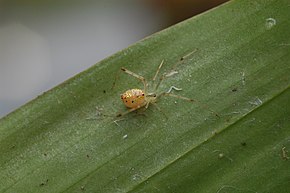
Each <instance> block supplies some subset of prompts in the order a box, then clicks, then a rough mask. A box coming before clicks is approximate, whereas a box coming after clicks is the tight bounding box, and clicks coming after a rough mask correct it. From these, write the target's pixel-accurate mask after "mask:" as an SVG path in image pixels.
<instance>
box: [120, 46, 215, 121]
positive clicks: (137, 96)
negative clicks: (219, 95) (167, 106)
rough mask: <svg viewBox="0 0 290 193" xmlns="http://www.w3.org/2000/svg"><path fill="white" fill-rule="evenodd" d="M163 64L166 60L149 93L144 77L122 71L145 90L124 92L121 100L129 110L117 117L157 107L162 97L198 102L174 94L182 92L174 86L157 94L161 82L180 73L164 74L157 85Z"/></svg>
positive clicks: (124, 69) (160, 65) (128, 71)
mask: <svg viewBox="0 0 290 193" xmlns="http://www.w3.org/2000/svg"><path fill="white" fill-rule="evenodd" d="M194 52H195V51H194ZM194 52H191V53H189V54H187V55H186V56H184V57H182V58H181V59H180V61H182V60H184V59H185V58H186V57H188V56H189V55H191V54H192V53H194ZM163 63H164V60H162V62H161V63H160V64H159V66H158V68H157V71H156V73H155V75H154V77H153V79H152V83H153V84H152V85H153V87H154V88H153V91H152V92H149V91H148V90H149V89H148V84H147V81H146V79H145V78H144V77H143V76H140V75H138V74H136V73H134V72H132V71H130V70H127V69H126V68H124V67H122V68H121V70H122V71H123V72H125V73H126V74H128V75H131V76H133V77H135V78H137V79H138V80H140V81H141V82H142V83H143V86H144V88H143V90H141V89H137V88H134V89H129V90H127V91H126V92H124V93H123V94H122V95H121V100H122V101H123V103H124V105H125V106H126V107H127V108H128V110H127V111H125V112H123V113H119V114H117V117H121V116H124V115H126V114H128V113H130V112H133V111H136V110H138V109H140V108H143V107H144V108H145V109H147V108H148V107H149V105H150V104H152V105H155V106H156V104H155V103H156V101H157V100H158V99H159V98H160V97H162V96H170V97H175V98H178V99H182V100H186V101H189V102H197V101H196V100H193V99H190V98H187V97H183V96H179V95H175V94H172V93H171V91H172V90H181V89H179V88H177V87H174V86H171V87H170V89H169V90H168V91H167V92H161V93H159V94H157V93H156V91H157V89H158V87H159V86H160V84H161V82H162V81H163V79H164V78H166V77H169V76H172V75H174V74H176V73H178V72H176V71H173V70H172V71H171V72H169V73H167V74H166V73H164V74H163V75H162V76H161V77H160V78H159V81H158V82H157V83H156V80H157V77H158V74H159V71H160V69H161V67H162V65H163ZM177 64H178V63H177ZM174 67H175V66H174ZM174 67H173V68H174ZM202 106H203V107H205V108H207V109H209V108H208V107H207V106H205V105H202ZM156 107H157V109H158V110H160V109H159V108H158V106H156ZM210 111H212V110H210ZM212 112H214V111H212ZM214 113H215V112H214ZM215 114H216V116H218V115H217V113H215Z"/></svg>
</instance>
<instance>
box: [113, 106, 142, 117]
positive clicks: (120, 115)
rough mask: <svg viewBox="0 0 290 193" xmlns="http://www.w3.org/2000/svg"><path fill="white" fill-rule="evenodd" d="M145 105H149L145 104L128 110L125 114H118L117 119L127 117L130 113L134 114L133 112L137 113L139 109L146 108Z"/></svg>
mask: <svg viewBox="0 0 290 193" xmlns="http://www.w3.org/2000/svg"><path fill="white" fill-rule="evenodd" d="M145 105H147V103H146V104H144V105H141V106H137V107H135V108H131V109H128V110H127V111H125V112H123V113H119V114H117V117H122V116H124V115H126V114H128V113H131V112H133V111H136V110H138V109H140V108H142V107H144V106H145Z"/></svg>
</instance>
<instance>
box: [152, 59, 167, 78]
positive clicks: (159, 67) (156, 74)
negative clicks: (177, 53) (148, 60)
mask: <svg viewBox="0 0 290 193" xmlns="http://www.w3.org/2000/svg"><path fill="white" fill-rule="evenodd" d="M163 63H164V60H162V61H161V63H160V64H159V66H158V69H157V71H156V73H155V75H154V77H153V79H152V80H153V82H155V80H156V78H157V76H158V73H159V71H160V69H161V67H162V65H163Z"/></svg>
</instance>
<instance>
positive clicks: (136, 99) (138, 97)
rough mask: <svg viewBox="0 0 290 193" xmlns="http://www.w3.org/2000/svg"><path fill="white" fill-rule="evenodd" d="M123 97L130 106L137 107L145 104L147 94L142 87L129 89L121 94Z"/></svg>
mask: <svg viewBox="0 0 290 193" xmlns="http://www.w3.org/2000/svg"><path fill="white" fill-rule="evenodd" d="M121 99H122V101H123V103H124V104H125V105H126V106H127V107H128V108H137V107H140V106H143V105H144V104H145V94H144V92H143V91H142V90H140V89H131V90H127V91H126V92H124V93H123V94H122V95H121Z"/></svg>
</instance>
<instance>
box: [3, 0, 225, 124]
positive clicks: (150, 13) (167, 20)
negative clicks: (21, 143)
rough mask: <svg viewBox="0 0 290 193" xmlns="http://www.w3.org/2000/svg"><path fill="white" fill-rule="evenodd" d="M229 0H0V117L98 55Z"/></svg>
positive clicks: (52, 85) (95, 60)
mask: <svg viewBox="0 0 290 193" xmlns="http://www.w3.org/2000/svg"><path fill="white" fill-rule="evenodd" d="M226 1H227V0H122V1H120V0H83V1H80V0H42V1H39V0H26V1H23V0H0V118H1V117H3V116H5V115H6V114H8V113H9V112H11V111H13V110H14V109H16V108H18V107H19V106H21V105H23V104H25V103H26V102H28V101H30V100H32V99H33V98H35V97H36V96H37V95H40V94H41V93H43V92H44V91H46V90H49V89H51V88H53V87H54V86H56V85H58V84H59V83H61V82H63V81H65V80H66V79H68V78H70V77H72V76H74V75H75V74H77V73H79V72H81V71H83V70H85V69H87V68H88V67H90V66H92V65H94V64H95V63H97V62H98V61H100V60H102V59H104V58H106V57H108V56H110V55H112V54H113V53H115V52H117V51H119V50H121V49H123V48H126V47H128V46H129V45H130V44H133V43H134V42H136V41H138V40H140V39H143V38H144V37H146V36H149V35H151V34H153V33H155V32H157V31H160V30H161V29H164V28H166V27H168V26H171V25H173V24H175V23H177V22H180V21H182V20H185V19H187V18H190V17H192V16H194V15H196V14H198V13H201V12H204V11H205V10H208V9H210V8H213V7H215V6H217V5H219V4H221V3H223V2H226Z"/></svg>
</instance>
